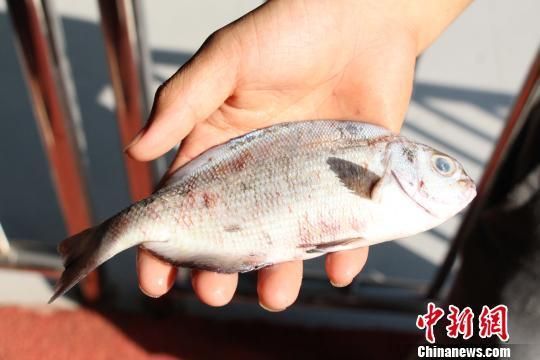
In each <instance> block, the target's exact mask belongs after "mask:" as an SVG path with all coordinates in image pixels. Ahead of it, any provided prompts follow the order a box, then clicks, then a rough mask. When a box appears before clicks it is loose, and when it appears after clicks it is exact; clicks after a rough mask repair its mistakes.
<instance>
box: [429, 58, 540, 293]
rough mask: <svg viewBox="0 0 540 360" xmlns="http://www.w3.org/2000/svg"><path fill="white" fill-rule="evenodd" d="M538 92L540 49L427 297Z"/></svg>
mask: <svg viewBox="0 0 540 360" xmlns="http://www.w3.org/2000/svg"><path fill="white" fill-rule="evenodd" d="M538 96H540V52H538V53H537V54H536V58H535V59H534V62H533V64H532V66H531V68H530V70H529V73H528V74H527V78H526V79H525V83H524V85H523V87H522V89H521V91H520V93H519V95H518V97H517V99H516V102H515V103H514V106H513V109H512V112H511V113H510V115H509V117H508V122H507V123H506V126H505V128H504V129H503V131H502V133H501V135H500V137H499V140H498V142H497V144H496V146H495V149H494V151H493V154H492V155H491V159H490V160H489V162H488V164H487V166H486V168H485V170H484V174H483V175H482V180H481V181H480V184H479V185H478V189H477V193H478V195H477V196H476V199H475V200H474V201H473V203H472V204H471V206H470V208H469V210H468V211H467V215H466V216H465V218H464V220H463V223H462V224H461V226H460V228H459V230H458V233H457V235H456V237H455V239H454V241H453V242H452V245H451V247H450V249H449V251H448V254H447V256H446V258H445V259H444V262H443V264H442V266H441V267H440V268H439V270H438V272H437V274H436V276H435V278H434V280H433V282H432V285H431V286H430V288H429V290H428V292H427V293H426V297H427V298H428V299H434V298H437V297H438V296H439V294H440V291H441V289H442V287H443V285H444V283H445V282H446V279H447V278H448V274H449V273H450V270H451V268H452V266H453V265H454V262H455V260H456V257H457V254H458V252H459V251H460V249H461V247H462V246H463V242H464V241H465V239H466V238H467V237H468V235H469V234H470V232H471V230H472V229H473V227H474V225H475V223H476V221H477V219H478V216H479V214H480V212H481V210H482V209H483V207H484V206H485V204H486V201H487V200H488V199H489V195H490V192H491V189H492V186H493V183H494V180H495V179H496V177H497V174H498V172H499V169H500V166H501V164H502V163H503V162H504V160H505V158H506V156H507V154H508V151H509V149H510V147H511V145H512V144H513V142H514V140H515V139H516V136H517V134H519V132H520V130H521V129H522V128H523V125H524V124H525V120H526V116H527V113H528V110H529V109H530V107H531V106H532V105H533V103H534V102H535V100H536V98H537V97H538Z"/></svg>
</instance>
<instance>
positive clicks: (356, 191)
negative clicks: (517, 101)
mask: <svg viewBox="0 0 540 360" xmlns="http://www.w3.org/2000/svg"><path fill="white" fill-rule="evenodd" d="M441 159H442V160H441ZM437 164H442V165H440V166H439V165H437ZM438 166H439V167H438ZM474 195H475V189H474V184H473V182H472V180H470V178H469V177H468V176H467V175H466V174H465V172H464V170H463V168H462V167H461V165H460V164H459V162H457V161H456V160H455V159H452V158H451V157H449V156H447V155H444V154H441V153H440V152H438V151H436V150H434V149H432V148H430V147H428V146H426V145H422V144H418V143H415V142H412V141H410V140H408V139H405V138H404V137H401V136H398V135H395V134H392V133H391V132H390V131H388V130H386V129H384V128H382V127H378V126H375V125H370V124H366V123H361V122H355V121H332V120H319V121H303V122H294V123H286V124H279V125H274V126H271V127H268V128H265V129H260V130H256V131H253V132H251V133H249V134H246V135H244V136H241V137H238V138H236V139H233V140H230V141H229V142H227V143H224V144H222V145H218V146H215V147H213V148H211V149H209V150H207V151H206V152H204V153H203V154H201V155H200V156H199V157H197V158H195V159H193V160H192V161H191V162H189V163H188V164H186V165H184V166H183V167H182V168H180V169H179V170H177V171H176V172H175V173H174V174H173V175H172V176H171V177H170V179H169V180H168V181H167V182H166V183H165V184H164V186H163V187H162V188H161V189H160V190H159V191H157V192H156V193H155V194H153V195H152V196H151V197H149V198H148V199H145V200H142V201H140V202H138V203H136V204H133V205H132V206H131V207H129V208H128V209H126V210H124V211H122V212H120V213H119V214H118V215H116V216H114V217H112V218H111V219H108V220H107V221H105V222H104V223H103V224H100V225H98V226H96V227H94V228H91V229H87V230H85V231H84V232H82V233H81V234H78V235H75V236H74V237H71V238H68V239H66V240H64V241H63V242H62V244H61V246H60V252H61V254H62V256H63V258H64V260H65V271H64V273H63V274H62V277H61V279H60V280H59V282H58V284H57V287H56V291H55V294H54V296H53V298H52V299H51V301H52V300H54V299H55V298H56V297H57V296H59V295H61V294H63V293H64V292H65V291H67V290H69V288H71V287H72V286H73V285H74V284H76V283H77V282H78V281H79V280H80V279H82V278H83V277H84V276H85V275H86V274H87V273H88V272H89V271H91V270H93V269H94V268H95V267H97V266H99V265H100V264H102V263H103V262H105V261H107V260H108V259H109V258H111V257H112V256H114V255H116V254H117V253H119V252H121V251H123V250H125V249H127V248H129V247H132V246H136V245H142V246H143V247H145V248H146V249H147V250H148V251H150V252H152V253H153V254H155V255H156V256H158V257H160V258H162V259H164V260H166V261H168V262H170V263H172V264H175V265H178V266H186V267H192V268H199V269H208V270H213V271H218V272H224V273H233V272H245V271H251V270H254V269H258V268H261V267H264V266H268V265H270V264H276V263H280V262H284V261H290V260H299V259H309V258H312V257H315V256H319V255H322V254H325V253H328V252H334V251H341V250H346V249H352V248H357V247H360V246H367V245H371V244H375V243H379V242H382V241H387V240H392V239H396V238H399V237H404V236H409V235H412V234H415V233H418V232H421V231H424V230H427V229H429V228H431V227H434V226H436V225H438V224H440V223H441V222H443V221H445V220H446V219H448V218H449V217H451V216H453V215H454V214H456V213H457V212H458V211H460V210H461V209H463V207H464V206H466V205H467V204H468V203H469V202H470V201H471V199H472V198H473V197H474Z"/></svg>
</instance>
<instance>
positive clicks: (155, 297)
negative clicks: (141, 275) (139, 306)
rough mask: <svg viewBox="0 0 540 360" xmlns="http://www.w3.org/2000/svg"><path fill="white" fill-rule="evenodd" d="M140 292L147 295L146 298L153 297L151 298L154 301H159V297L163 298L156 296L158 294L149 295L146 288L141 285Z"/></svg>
mask: <svg viewBox="0 0 540 360" xmlns="http://www.w3.org/2000/svg"><path fill="white" fill-rule="evenodd" d="M139 290H141V292H142V293H143V294H144V295H146V296H148V297H151V298H154V299H157V298H159V297H161V296H162V295H156V294H151V293H149V292H146V290H144V288H143V287H142V286H141V285H139Z"/></svg>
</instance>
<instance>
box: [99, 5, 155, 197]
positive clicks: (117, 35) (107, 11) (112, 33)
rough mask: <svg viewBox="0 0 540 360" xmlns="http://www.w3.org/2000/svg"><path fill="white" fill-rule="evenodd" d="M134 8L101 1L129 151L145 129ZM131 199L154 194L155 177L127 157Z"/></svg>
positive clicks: (122, 135) (122, 133)
mask: <svg viewBox="0 0 540 360" xmlns="http://www.w3.org/2000/svg"><path fill="white" fill-rule="evenodd" d="M132 5H133V4H132V3H131V1H130V0H114V1H112V0H100V1H99V9H100V13H101V25H102V29H103V34H104V37H105V49H106V52H107V61H108V64H109V73H110V76H111V82H112V86H113V90H114V95H115V100H116V112H117V117H118V127H119V130H120V138H121V142H122V145H123V146H124V147H125V146H127V145H128V144H129V142H130V141H131V139H132V138H133V137H134V136H135V135H136V134H137V132H138V131H139V129H140V128H141V126H142V125H143V117H144V116H143V109H144V106H143V104H142V99H143V98H142V92H141V91H142V84H141V79H140V74H141V73H140V72H139V71H138V70H137V69H138V68H139V64H140V59H139V58H138V55H137V51H136V49H137V47H138V45H137V44H138V39H137V33H136V31H135V27H136V24H135V20H134V19H135V18H134V11H133V6H132ZM125 165H126V171H127V176H128V181H129V187H130V191H131V196H132V198H133V199H134V200H139V199H142V198H144V197H146V196H148V195H149V194H150V193H151V192H152V174H151V169H150V166H149V165H148V164H145V163H141V162H137V161H135V160H133V159H131V158H129V157H127V156H126V157H125Z"/></svg>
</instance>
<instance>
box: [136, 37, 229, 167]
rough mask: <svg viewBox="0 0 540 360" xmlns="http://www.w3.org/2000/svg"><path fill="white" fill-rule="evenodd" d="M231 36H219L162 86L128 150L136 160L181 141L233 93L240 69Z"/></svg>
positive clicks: (206, 44)
mask: <svg viewBox="0 0 540 360" xmlns="http://www.w3.org/2000/svg"><path fill="white" fill-rule="evenodd" d="M237 53H238V49H237V48H236V45H235V41H234V40H233V38H232V37H231V36H222V35H219V36H218V35H216V36H214V37H212V38H211V39H209V40H207V42H206V43H205V45H203V47H202V48H201V49H200V50H199V52H198V53H197V54H196V55H195V56H194V57H193V58H192V59H191V60H190V61H189V62H188V63H187V64H185V65H184V66H182V67H181V68H180V70H178V72H177V73H176V74H175V75H173V76H172V77H171V78H170V79H169V80H167V81H166V82H165V84H163V85H162V87H161V88H160V90H159V91H158V92H157V93H156V97H155V99H154V105H153V108H152V114H151V116H150V119H149V123H148V125H147V126H146V127H145V128H144V129H143V130H141V132H140V133H139V134H138V135H137V136H136V137H135V139H134V140H133V142H132V143H131V144H130V145H129V146H128V148H127V149H126V151H127V153H128V154H129V155H130V156H132V157H133V158H135V159H137V160H152V159H155V158H157V157H159V156H161V155H163V154H164V153H166V152H167V151H168V150H170V149H171V148H172V147H173V146H175V145H176V144H178V143H179V142H180V141H181V140H182V139H183V138H184V137H185V136H186V135H187V134H188V133H189V132H190V131H191V130H192V129H193V127H194V126H195V125H196V124H197V123H199V122H201V121H203V120H205V119H206V118H208V117H209V116H210V115H211V114H212V113H213V112H214V111H216V109H218V108H219V107H220V106H221V105H222V104H223V102H224V101H225V100H226V99H227V98H228V97H229V96H230V95H231V93H232V91H233V89H234V86H235V83H236V72H237V68H238V64H237V62H238V61H237V59H238V56H237V55H236V54H237Z"/></svg>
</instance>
